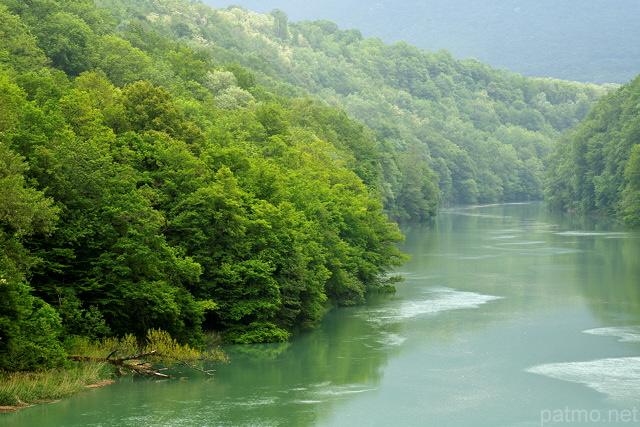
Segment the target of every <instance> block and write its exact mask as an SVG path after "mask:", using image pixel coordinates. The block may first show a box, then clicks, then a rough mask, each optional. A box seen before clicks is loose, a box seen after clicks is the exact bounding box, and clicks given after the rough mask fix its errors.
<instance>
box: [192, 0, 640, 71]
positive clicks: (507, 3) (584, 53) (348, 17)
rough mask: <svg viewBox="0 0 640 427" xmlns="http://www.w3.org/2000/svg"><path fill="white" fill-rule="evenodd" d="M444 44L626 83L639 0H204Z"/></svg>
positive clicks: (638, 54)
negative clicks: (282, 12)
mask: <svg viewBox="0 0 640 427" xmlns="http://www.w3.org/2000/svg"><path fill="white" fill-rule="evenodd" d="M203 1H204V3H206V4H209V5H211V6H213V7H215V8H223V7H228V6H230V5H240V6H243V7H245V8H247V9H249V10H252V11H255V12H259V13H268V12H270V11H271V10H273V9H274V8H279V9H282V10H284V11H285V12H286V13H287V15H288V16H289V19H290V20H292V21H300V20H304V19H311V20H315V19H329V20H331V21H334V22H336V23H337V24H338V25H339V26H340V27H341V28H343V29H346V28H358V29H360V30H361V31H362V33H363V34H364V35H365V36H366V37H369V36H375V37H379V38H381V39H382V40H384V41H385V42H388V43H391V42H394V41H397V40H406V41H407V42H409V43H411V44H413V45H416V46H419V47H421V48H423V49H429V50H438V49H443V48H444V49H448V50H450V51H452V52H453V54H454V56H455V57H457V58H460V59H462V58H466V57H474V58H478V59H480V60H482V61H484V62H486V63H488V64H489V65H491V66H493V67H497V68H508V69H509V70H511V71H513V72H518V73H522V74H525V75H529V76H532V77H557V78H562V79H567V80H581V81H595V82H597V83H604V82H617V83H624V82H626V81H628V80H629V79H631V78H632V77H634V76H635V75H637V74H640V0H483V1H478V0H422V1H417V0H396V1H390V0H379V1H375V0H372V1H364V0H355V1H350V2H347V1H344V0H325V1H317V0H235V1H230V0H203Z"/></svg>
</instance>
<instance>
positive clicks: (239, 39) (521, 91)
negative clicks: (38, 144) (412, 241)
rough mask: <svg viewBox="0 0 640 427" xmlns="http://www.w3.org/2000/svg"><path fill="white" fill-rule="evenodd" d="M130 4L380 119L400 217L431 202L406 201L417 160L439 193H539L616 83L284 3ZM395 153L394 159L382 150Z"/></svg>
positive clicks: (393, 209) (219, 55) (370, 120)
mask: <svg viewBox="0 0 640 427" xmlns="http://www.w3.org/2000/svg"><path fill="white" fill-rule="evenodd" d="M128 8H130V9H133V10H130V11H127V13H128V14H129V15H131V14H132V15H135V16H138V17H139V18H138V19H139V25H142V26H143V27H142V28H147V29H150V30H151V29H152V30H153V31H156V32H158V33H160V34H164V35H166V36H168V37H172V38H174V39H175V40H179V41H180V42H181V43H184V44H186V45H188V46H191V47H193V48H194V49H196V50H198V51H200V52H202V53H203V54H206V55H210V56H211V58H213V61H214V62H215V63H217V64H220V65H224V64H228V63H233V62H238V63H240V64H241V65H242V66H244V67H247V68H248V69H250V70H252V72H253V73H255V76H256V79H257V81H258V82H260V83H261V84H262V85H265V86H267V87H271V88H274V89H275V90H277V91H279V92H280V93H282V94H287V95H288V96H291V95H293V96H307V95H312V96H314V97H317V98H320V99H322V100H324V101H325V102H326V103H327V104H329V105H333V106H336V107H339V108H344V109H345V110H346V111H347V112H348V113H349V114H350V115H351V116H353V117H355V118H356V119H359V120H361V121H362V122H363V123H364V124H366V125H367V126H368V127H369V128H371V129H372V130H374V131H375V132H376V135H377V138H378V139H379V148H378V149H379V150H380V151H381V152H382V153H387V154H384V155H383V156H382V158H381V177H382V182H381V184H380V188H379V191H380V192H381V195H382V197H383V200H384V201H385V205H386V206H387V207H388V209H389V210H388V212H389V213H390V214H391V215H392V217H394V218H399V219H403V218H404V219H409V218H412V219H419V218H421V217H423V215H424V212H426V211H425V209H424V208H420V207H418V206H414V207H412V204H413V201H411V202H410V201H409V200H404V198H406V197H410V199H411V200H416V198H420V197H422V196H420V194H421V193H424V192H425V191H426V189H424V190H420V191H419V192H418V193H416V194H414V195H411V196H408V194H410V193H411V192H410V191H408V189H407V188H404V187H403V186H405V184H403V182H404V183H406V182H407V181H405V179H406V177H407V175H405V173H409V172H408V170H409V169H411V168H415V167H420V168H422V167H424V166H427V167H428V168H429V169H430V170H432V171H433V172H435V174H436V176H437V185H438V187H439V193H440V201H441V203H445V204H446V203H476V202H482V203H487V202H500V201H513V200H532V199H534V200H535V199H540V198H541V197H542V181H543V177H544V171H545V168H546V156H547V154H548V153H549V151H550V150H551V147H552V141H553V140H554V139H555V138H557V137H558V136H559V135H560V134H561V133H562V132H563V131H565V130H566V129H568V128H570V127H571V126H573V125H575V124H576V123H578V122H579V120H580V119H582V117H584V114H586V112H587V111H588V109H589V108H590V106H591V105H592V104H593V102H595V101H596V100H597V99H598V98H599V97H600V96H601V95H603V94H604V93H605V92H606V91H607V89H606V88H603V87H601V86H597V85H593V84H583V83H572V82H565V81H561V80H552V79H531V78H526V77H523V76H521V75H517V74H511V73H508V72H506V71H503V70H496V69H492V68H490V67H489V66H487V65H485V64H483V63H481V62H479V61H477V60H465V61H460V60H456V59H454V58H453V56H452V55H451V54H450V53H449V52H448V51H438V52H428V51H423V50H421V49H419V48H417V47H413V46H411V45H409V44H407V43H404V42H399V43H395V44H393V45H389V44H385V43H384V42H382V41H381V40H380V39H378V38H365V37H363V35H362V34H361V33H360V31H358V30H352V29H351V30H341V29H340V28H339V27H338V25H337V24H335V23H333V22H331V21H303V22H299V23H296V22H291V21H290V20H289V19H288V17H287V16H286V14H285V13H284V12H282V11H279V12H277V13H276V12H274V13H273V14H268V15H260V14H256V13H253V12H250V11H248V10H246V9H242V8H238V7H232V8H229V9H221V10H211V9H209V8H207V7H205V6H203V5H201V4H197V3H196V4H191V5H189V4H186V3H183V2H170V1H167V2H163V3H162V5H161V6H156V7H154V8H151V7H150V6H149V5H148V4H147V3H142V2H134V3H132V4H131V5H130V6H128ZM113 13H114V15H115V16H119V15H118V14H122V13H124V12H123V11H118V10H117V9H116V10H114V11H113ZM132 24H133V23H132V22H131V21H127V22H125V21H121V24H120V25H121V28H122V31H124V33H123V37H125V38H127V39H129V40H131V41H132V42H133V43H137V44H136V46H138V45H139V42H138V41H137V39H136V37H137V36H136V37H134V36H133V35H130V34H131V33H130V32H131V29H132V28H133V27H132ZM141 46H142V45H141ZM609 89H613V87H611V88H609ZM391 153H397V154H391ZM397 155H399V156H400V158H397V160H393V161H391V163H389V162H388V161H387V160H384V159H393V158H396V157H395V156H397ZM389 156H390V157H389ZM401 158H405V159H406V160H402V159H401ZM409 159H412V160H411V162H417V163H416V166H411V162H410V161H409ZM407 162H409V163H407ZM418 165H420V166H418ZM398 168H400V169H398ZM403 171H404V172H403ZM398 173H400V175H398ZM412 173H413V172H412ZM424 173H426V172H424ZM420 174H421V175H423V172H421V173H420ZM402 176H404V178H401V177H402ZM425 176H426V175H425ZM410 181H414V182H415V181H416V180H415V179H410ZM431 181H433V180H431ZM424 194H426V193H424ZM420 212H423V213H420ZM427 216H428V215H427Z"/></svg>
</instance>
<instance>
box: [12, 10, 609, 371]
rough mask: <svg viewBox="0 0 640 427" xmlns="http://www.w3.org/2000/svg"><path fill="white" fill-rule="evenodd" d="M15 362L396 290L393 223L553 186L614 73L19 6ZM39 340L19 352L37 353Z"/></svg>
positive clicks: (237, 15)
mask: <svg viewBox="0 0 640 427" xmlns="http://www.w3.org/2000/svg"><path fill="white" fill-rule="evenodd" d="M0 33H2V35H3V37H2V38H0V101H1V102H0V109H1V110H2V111H1V114H0V184H1V185H0V290H1V291H2V294H3V295H5V298H3V299H2V301H1V302H0V369H5V370H30V369H36V368H43V367H48V366H56V365H57V364H59V363H61V361H62V360H63V358H64V356H65V351H66V350H65V349H66V346H67V344H68V342H69V341H70V340H73V339H74V337H78V336H81V337H88V338H91V339H98V338H101V337H110V336H115V337H121V336H124V335H126V334H134V335H135V336H137V337H139V338H141V339H142V338H144V337H145V336H146V335H147V331H149V330H157V329H160V330H163V331H166V332H168V333H169V334H170V335H171V336H172V337H173V338H175V339H177V340H178V341H179V342H180V343H186V344H190V345H192V346H195V347H198V346H203V345H204V334H203V331H204V330H211V331H217V332H220V333H222V335H223V337H224V338H225V339H226V340H227V341H230V342H241V343H250V342H264V341H283V340H286V339H288V338H289V336H290V335H291V333H292V332H294V331H296V330H298V329H301V328H305V327H309V326H312V325H314V324H315V323H316V322H317V321H318V319H319V318H320V317H321V315H322V313H323V312H324V311H325V310H326V309H327V308H329V307H331V306H335V305H352V304H357V303H361V302H363V301H364V299H365V294H366V293H367V292H368V291H369V290H371V289H376V288H378V289H389V288H391V287H392V286H391V284H392V283H393V282H394V281H395V280H397V278H396V277H394V276H390V275H389V273H390V272H391V271H392V270H393V269H394V268H395V267H397V266H398V265H401V263H402V262H403V261H404V260H405V256H404V255H403V254H402V253H400V251H399V250H398V249H397V247H396V243H397V242H399V241H401V240H402V235H401V234H400V232H399V229H398V227H397V225H396V224H395V223H393V222H390V221H389V218H391V219H393V220H395V221H422V220H428V219H430V218H432V217H433V216H434V215H435V213H436V210H437V208H438V206H439V204H446V203H475V202H499V201H515V200H533V199H539V198H541V196H542V190H543V188H542V185H543V179H544V174H545V169H546V166H547V155H548V153H549V152H550V151H551V150H552V147H553V144H552V141H554V139H555V138H557V137H558V136H559V135H560V134H561V133H562V132H564V131H566V130H567V129H569V128H570V127H572V126H574V125H575V124H577V123H578V122H579V121H580V120H581V119H582V118H583V117H584V115H585V114H586V113H587V111H588V110H589V109H590V108H591V106H592V105H593V103H594V102H595V101H596V100H597V99H598V98H599V97H601V96H602V95H603V94H605V93H606V92H608V91H610V90H612V89H613V87H611V86H609V87H601V86H597V85H593V84H582V83H570V82H564V81H559V80H551V79H529V78H525V77H523V76H520V75H514V74H510V73H508V72H505V71H498V70H494V69H492V68H490V67H488V66H486V65H484V64H482V63H480V62H479V61H475V60H467V61H456V60H455V59H454V58H453V57H452V55H451V54H450V53H449V52H447V51H439V52H435V53H434V52H425V51H422V50H420V49H418V48H415V47H413V46H411V45H409V44H407V43H395V44H393V45H387V44H385V43H383V42H382V41H381V40H379V39H376V38H367V39H365V38H363V37H362V35H361V34H360V33H359V32H358V31H355V30H340V29H339V28H338V26H337V25H336V24H334V23H332V22H329V21H316V22H309V21H305V22H300V23H293V22H290V21H289V20H288V18H287V16H286V14H285V13H284V12H282V11H280V10H274V11H272V12H271V13H270V14H268V15H258V14H255V13H251V12H248V11H246V10H244V9H242V8H237V7H233V8H230V9H225V10H213V9H211V8H210V7H208V6H206V5H204V4H202V3H200V2H197V1H186V0H154V1H143V0H136V1H126V2H125V1H120V0H97V1H96V2H95V3H94V2H93V1H92V0H75V1H62V0H31V1H29V2H23V1H18V0H0ZM18 355H20V357H18Z"/></svg>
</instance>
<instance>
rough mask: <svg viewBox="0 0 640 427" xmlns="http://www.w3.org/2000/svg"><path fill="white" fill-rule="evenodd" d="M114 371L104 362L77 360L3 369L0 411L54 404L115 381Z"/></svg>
mask: <svg viewBox="0 0 640 427" xmlns="http://www.w3.org/2000/svg"><path fill="white" fill-rule="evenodd" d="M114 376H115V374H114V370H113V369H112V368H111V367H110V366H108V365H105V364H104V363H98V362H89V363H74V364H72V365H70V366H69V367H65V368H62V369H50V370H47V371H42V372H0V413H7V412H13V411H17V410H20V409H24V408H29V407H32V406H35V405H37V404H42V403H48V402H49V403H53V402H56V401H59V400H61V399H63V398H66V397H70V396H73V395H76V394H78V393H80V392H82V391H83V390H86V389H90V388H98V387H103V386H106V385H109V384H113V383H114V382H115V379H114Z"/></svg>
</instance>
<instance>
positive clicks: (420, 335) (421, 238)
mask: <svg viewBox="0 0 640 427" xmlns="http://www.w3.org/2000/svg"><path fill="white" fill-rule="evenodd" d="M403 231H404V233H405V234H406V236H407V239H406V242H405V243H404V244H402V245H401V246H402V249H403V251H404V252H406V253H408V254H410V255H411V256H412V260H411V261H410V262H408V263H407V264H406V265H405V266H404V267H403V268H402V269H401V270H400V271H399V272H400V273H402V274H403V276H405V278H406V280H405V281H404V282H402V283H400V284H398V286H397V288H398V292H397V293H396V294H393V295H379V296H376V297H375V298H372V300H371V302H370V303H369V304H367V305H365V306H360V307H350V308H342V309H337V310H334V311H332V312H330V313H329V314H328V315H327V316H326V317H325V318H324V320H323V321H322V323H321V324H320V325H319V326H318V327H317V328H316V329H314V330H312V331H310V332H305V333H302V334H299V335H297V336H296V337H295V338H294V339H293V340H292V341H291V342H290V343H285V344H268V345H253V346H232V347H228V348H227V351H228V353H229V355H230V356H231V359H232V362H231V363H230V364H228V365H221V366H218V367H217V368H216V369H217V373H216V376H215V378H206V377H204V376H200V375H199V374H198V375H191V377H192V378H191V379H189V380H185V381H156V380H143V379H133V378H131V377H126V378H124V379H122V380H120V381H118V382H117V383H116V384H114V385H111V386H108V387H103V388H100V389H92V390H87V391H86V392H84V393H82V394H80V395H77V396H74V397H72V398H69V399H65V400H63V401H61V402H57V403H53V404H43V405H39V406H36V407H33V408H29V409H26V410H23V411H20V412H16V413H12V414H5V415H1V416H0V425H2V426H6V427H10V426H43V427H45V426H46V427H49V426H83V427H86V426H241V425H251V426H474V427H477V426H491V427H496V426H541V425H549V426H550V425H591V426H593V425H640V413H639V412H640V233H637V232H630V231H625V230H624V229H623V228H621V227H620V226H618V225H616V224H615V223H612V222H610V221H606V220H603V219H595V218H590V217H585V216H579V215H571V214H558V213H550V212H548V211H547V210H546V209H545V208H544V206H543V205H542V204H539V203H532V204H506V205H490V206H473V207H465V208H455V209H447V210H443V211H441V212H440V213H439V216H438V218H437V220H436V221H435V222H434V223H430V224H418V225H411V226H406V227H404V228H403Z"/></svg>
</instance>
